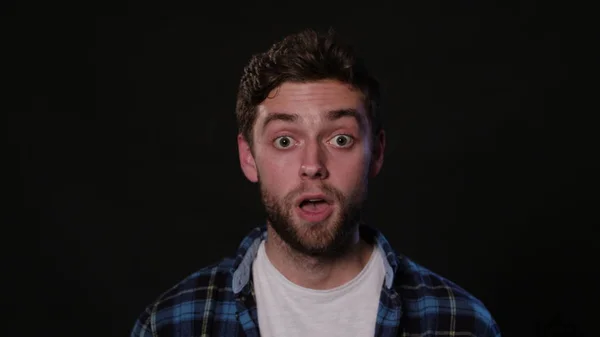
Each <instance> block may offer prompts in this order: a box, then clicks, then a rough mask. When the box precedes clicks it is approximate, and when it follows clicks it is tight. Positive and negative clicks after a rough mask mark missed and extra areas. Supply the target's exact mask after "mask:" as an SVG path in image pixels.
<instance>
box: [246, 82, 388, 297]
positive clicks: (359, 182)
mask: <svg viewBox="0 0 600 337" xmlns="http://www.w3.org/2000/svg"><path fill="white" fill-rule="evenodd" d="M372 139H373V137H372V135H371V133H370V126H369V122H368V118H367V115H366V110H365V106H364V102H363V98H362V95H361V93H360V91H357V90H354V89H353V88H352V87H350V86H348V85H346V84H342V83H340V82H337V81H333V80H326V81H318V82H309V83H284V84H282V85H281V86H280V87H278V88H277V89H275V90H274V91H273V92H272V93H271V94H270V95H269V97H268V98H267V99H266V100H265V101H264V102H263V103H262V104H260V105H259V107H258V115H257V119H256V122H255V124H254V129H253V148H252V150H251V148H250V145H249V143H248V142H247V141H246V140H245V139H244V137H243V136H242V135H238V149H239V158H240V164H241V167H242V171H243V172H244V174H245V176H246V177H247V178H248V179H249V180H250V181H252V182H258V183H259V184H260V187H261V191H262V196H263V202H264V203H265V205H267V213H268V214H270V215H271V216H270V219H271V220H268V221H267V241H266V243H265V250H266V254H267V256H268V258H269V260H270V261H271V263H272V264H273V265H274V266H275V268H277V269H278V270H279V271H280V272H281V273H282V274H283V275H284V276H285V277H286V278H288V279H289V280H290V281H292V282H294V283H296V284H297V285H299V286H302V287H306V288H311V289H331V288H334V287H337V286H340V285H343V284H345V283H346V282H348V281H350V280H351V279H352V278H354V277H355V276H356V275H357V274H358V273H360V271H361V270H362V269H363V268H364V266H365V265H366V264H367V262H368V260H369V258H370V256H371V253H372V251H373V247H372V246H370V245H369V244H367V243H366V242H364V241H363V240H361V239H360V237H359V235H358V223H356V221H355V219H354V217H353V216H352V214H354V213H353V212H352V211H351V210H356V209H359V208H360V205H361V204H362V201H363V200H364V198H365V197H366V188H367V182H368V179H369V178H372V177H374V176H376V175H377V174H378V173H379V171H380V169H381V166H382V164H383V151H384V148H385V134H384V133H383V131H382V132H380V134H378V135H377V137H375V138H374V139H375V142H376V144H373V142H372ZM374 145H375V146H374ZM307 196H313V197H314V196H320V197H323V198H324V199H326V201H327V203H322V205H321V206H322V209H323V211H322V212H321V213H314V214H313V213H310V212H309V213H307V212H305V211H303V208H302V207H300V205H301V204H300V200H303V199H304V198H305V197H307ZM332 252H336V253H335V254H332Z"/></svg>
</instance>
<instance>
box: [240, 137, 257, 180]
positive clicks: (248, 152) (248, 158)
mask: <svg viewBox="0 0 600 337" xmlns="http://www.w3.org/2000/svg"><path fill="white" fill-rule="evenodd" d="M237 143H238V152H239V156H240V166H241V167H242V171H243V172H244V175H245V176H246V178H248V180H250V181H251V182H253V183H255V182H257V181H258V171H257V169H256V162H255V161H254V155H253V154H252V148H251V147H250V144H249V143H248V141H246V138H245V137H244V136H243V135H242V134H241V133H240V134H238V136H237Z"/></svg>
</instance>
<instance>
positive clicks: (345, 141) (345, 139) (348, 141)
mask: <svg viewBox="0 0 600 337" xmlns="http://www.w3.org/2000/svg"><path fill="white" fill-rule="evenodd" d="M331 143H332V144H333V145H335V146H337V147H349V146H351V145H352V144H353V143H354V138H352V137H351V136H348V135H337V136H335V137H333V138H332V139H331Z"/></svg>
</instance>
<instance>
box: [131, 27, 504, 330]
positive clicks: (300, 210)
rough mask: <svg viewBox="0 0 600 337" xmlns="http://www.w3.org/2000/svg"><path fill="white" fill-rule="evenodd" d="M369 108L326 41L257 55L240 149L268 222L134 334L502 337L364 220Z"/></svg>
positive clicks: (371, 170) (363, 82)
mask: <svg viewBox="0 0 600 337" xmlns="http://www.w3.org/2000/svg"><path fill="white" fill-rule="evenodd" d="M378 103H379V89H378V83H377V81H376V80H374V79H373V78H372V77H371V75H370V74H369V72H368V71H367V69H366V68H365V67H364V65H363V64H362V63H361V61H360V60H359V59H358V58H357V57H356V56H355V55H354V54H353V52H352V50H351V49H350V47H348V46H347V45H344V44H342V43H341V42H340V41H339V40H338V39H337V37H336V36H335V34H334V33H333V32H329V33H327V34H318V33H316V32H313V31H310V30H307V31H303V32H300V33H298V34H294V35H291V36H288V37H286V38H285V39H283V40H282V41H280V42H278V43H276V44H274V45H273V46H272V47H271V48H270V49H269V50H268V51H267V52H265V53H263V54H259V55H256V56H254V57H253V58H252V60H251V61H250V63H249V64H248V65H247V67H246V68H245V70H244V74H243V76H242V79H241V83H240V87H239V93H238V98H237V107H236V110H237V111H236V115H237V120H238V123H239V135H238V138H237V141H238V149H239V160H240V164H241V169H242V171H243V172H244V174H245V176H246V177H247V178H248V179H249V180H250V181H252V182H256V183H258V184H259V186H260V191H261V196H262V201H263V204H264V206H265V210H266V213H267V221H266V226H261V227H258V228H256V229H254V230H253V231H252V232H250V234H249V235H248V236H247V237H246V238H245V239H244V240H243V241H242V242H241V245H240V247H239V250H238V251H237V253H236V254H235V256H234V257H233V258H229V259H224V260H222V261H221V262H220V263H218V264H216V265H213V266H209V267H206V268H204V269H201V270H200V271H198V272H196V273H194V274H193V275H191V276H189V277H188V278H186V279H185V280H183V281H181V282H180V283H179V284H177V285H176V286H175V287H174V288H172V289H170V290H169V291H167V292H166V293H165V294H163V295H162V296H160V298H158V299H157V300H156V301H155V302H154V303H153V304H151V305H150V306H148V307H147V309H146V311H145V312H144V313H142V314H141V316H140V318H139V319H138V321H137V322H136V324H135V326H134V328H133V331H132V336H141V337H148V336H161V337H167V336H178V337H179V336H267V337H268V336H286V337H293V336H313V337H314V336H329V337H330V336H477V337H484V336H500V332H499V330H498V327H497V325H496V323H495V321H494V319H493V318H492V317H491V315H490V313H489V312H488V311H487V310H486V308H485V307H484V305H483V304H482V303H481V302H480V301H479V300H478V299H476V298H475V297H473V296H472V295H470V294H469V293H467V292H466V291H465V290H463V289H461V288H460V287H459V286H457V285H455V284H453V283H452V282H450V281H448V280H446V279H444V278H443V277H441V276H438V275H436V274H434V273H433V272H431V271H429V270H427V269H425V268H424V267H422V266H419V265H417V264H416V263H414V262H412V261H411V260H409V259H408V258H407V257H404V256H401V255H399V254H396V253H395V252H394V251H393V250H392V248H391V247H390V245H389V244H388V242H387V241H386V239H385V238H384V236H383V235H382V234H381V233H380V232H378V231H377V230H376V229H374V228H373V227H371V226H369V225H367V224H364V223H363V222H362V221H361V205H362V203H363V201H364V200H365V198H366V194H367V193H366V192H367V183H368V181H369V179H370V178H372V177H375V176H376V175H377V174H378V172H379V171H380V169H381V167H382V164H383V157H384V149H385V133H384V131H383V129H382V126H381V123H380V122H379V119H380V112H379V111H378Z"/></svg>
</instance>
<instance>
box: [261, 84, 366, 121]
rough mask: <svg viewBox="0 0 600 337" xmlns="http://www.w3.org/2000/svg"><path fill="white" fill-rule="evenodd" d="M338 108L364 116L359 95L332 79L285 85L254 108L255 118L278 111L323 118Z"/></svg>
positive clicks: (361, 99)
mask: <svg viewBox="0 0 600 337" xmlns="http://www.w3.org/2000/svg"><path fill="white" fill-rule="evenodd" d="M340 109H353V110H356V111H358V112H359V113H360V114H362V115H363V116H366V115H365V109H364V99H363V95H362V93H361V92H360V91H359V90H357V89H355V88H353V87H352V86H351V85H349V84H345V83H341V82H338V81H334V80H324V81H317V82H306V83H295V82H285V83H283V84H282V85H281V86H279V87H278V88H276V89H275V90H273V91H272V92H271V93H270V94H269V96H268V97H267V99H265V100H264V101H263V102H262V103H261V104H260V105H259V106H258V109H257V111H258V116H257V119H261V118H265V117H266V116H267V115H268V114H269V113H281V112H285V113H294V114H299V115H300V116H307V117H308V116H312V117H317V116H321V117H323V115H324V114H325V113H326V112H327V111H332V110H340Z"/></svg>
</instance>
